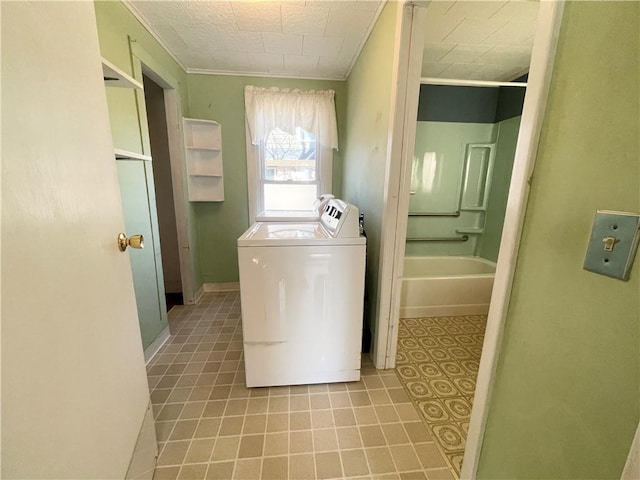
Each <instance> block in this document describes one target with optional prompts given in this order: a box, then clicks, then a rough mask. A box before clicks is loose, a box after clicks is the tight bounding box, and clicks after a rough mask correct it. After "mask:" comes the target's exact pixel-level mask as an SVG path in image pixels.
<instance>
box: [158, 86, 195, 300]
mask: <svg viewBox="0 0 640 480" xmlns="http://www.w3.org/2000/svg"><path fill="white" fill-rule="evenodd" d="M164 110H165V113H166V115H167V140H168V144H169V162H170V164H171V186H172V187H173V210H174V212H175V216H176V231H177V234H178V260H179V261H180V282H181V284H182V285H181V287H182V288H181V290H182V298H183V301H184V303H185V304H191V303H193V301H194V300H193V297H194V292H193V289H194V282H193V264H192V259H191V245H190V243H189V221H188V214H187V209H188V205H189V202H188V197H187V194H186V192H185V188H184V170H185V168H186V160H185V158H184V152H185V150H184V148H183V146H184V145H183V142H184V136H183V135H182V121H181V115H180V113H181V111H182V108H181V106H180V95H178V93H177V91H176V89H174V88H172V89H167V88H165V89H164Z"/></svg>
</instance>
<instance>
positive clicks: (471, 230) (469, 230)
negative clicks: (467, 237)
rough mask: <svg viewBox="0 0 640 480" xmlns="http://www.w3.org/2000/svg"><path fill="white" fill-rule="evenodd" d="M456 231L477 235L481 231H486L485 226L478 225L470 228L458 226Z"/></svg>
mask: <svg viewBox="0 0 640 480" xmlns="http://www.w3.org/2000/svg"><path fill="white" fill-rule="evenodd" d="M456 233H468V234H471V235H473V234H475V235H479V234H481V233H484V228H476V227H469V228H456Z"/></svg>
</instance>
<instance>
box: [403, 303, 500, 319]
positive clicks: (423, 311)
mask: <svg viewBox="0 0 640 480" xmlns="http://www.w3.org/2000/svg"><path fill="white" fill-rule="evenodd" d="M488 312H489V304H488V303H479V304H475V305H432V306H422V307H401V308H400V318H420V317H450V316H455V315H486V314H487V313H488Z"/></svg>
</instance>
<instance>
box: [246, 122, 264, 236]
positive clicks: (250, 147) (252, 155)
mask: <svg viewBox="0 0 640 480" xmlns="http://www.w3.org/2000/svg"><path fill="white" fill-rule="evenodd" d="M244 138H245V148H246V149H247V200H248V202H249V218H248V219H247V221H248V222H249V225H253V223H254V222H255V221H256V218H258V201H259V198H260V195H258V185H259V184H260V179H259V178H258V158H259V155H260V154H259V153H258V147H257V146H255V145H254V144H253V143H251V133H250V132H249V122H248V121H247V112H246V111H245V113H244Z"/></svg>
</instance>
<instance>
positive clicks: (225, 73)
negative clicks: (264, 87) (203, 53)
mask: <svg viewBox="0 0 640 480" xmlns="http://www.w3.org/2000/svg"><path fill="white" fill-rule="evenodd" d="M186 72H187V73H188V74H189V75H220V76H226V77H259V78H292V79H296V80H327V81H335V82H344V81H345V80H346V77H317V76H315V77H314V76H309V75H293V74H288V73H268V72H233V71H228V70H209V69H205V68H187V70H186Z"/></svg>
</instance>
